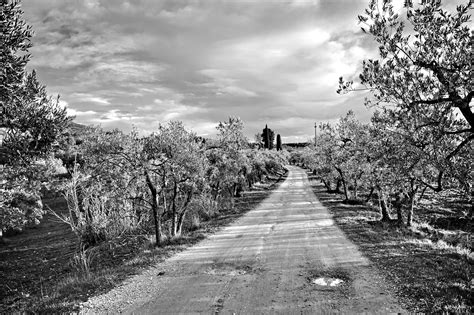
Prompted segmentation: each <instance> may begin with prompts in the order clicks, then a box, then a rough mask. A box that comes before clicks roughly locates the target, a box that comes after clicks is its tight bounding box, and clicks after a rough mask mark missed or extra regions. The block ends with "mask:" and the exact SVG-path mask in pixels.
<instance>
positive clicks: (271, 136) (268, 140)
mask: <svg viewBox="0 0 474 315" xmlns="http://www.w3.org/2000/svg"><path fill="white" fill-rule="evenodd" d="M262 140H263V145H264V148H265V149H269V150H271V149H273V143H274V142H275V132H274V131H273V130H271V129H270V128H268V125H265V128H264V129H263V133H262Z"/></svg>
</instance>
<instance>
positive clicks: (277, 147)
mask: <svg viewBox="0 0 474 315" xmlns="http://www.w3.org/2000/svg"><path fill="white" fill-rule="evenodd" d="M276 149H277V151H281V150H282V149H281V136H280V134H277V144H276Z"/></svg>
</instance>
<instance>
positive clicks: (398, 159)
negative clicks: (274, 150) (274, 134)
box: [292, 112, 473, 225]
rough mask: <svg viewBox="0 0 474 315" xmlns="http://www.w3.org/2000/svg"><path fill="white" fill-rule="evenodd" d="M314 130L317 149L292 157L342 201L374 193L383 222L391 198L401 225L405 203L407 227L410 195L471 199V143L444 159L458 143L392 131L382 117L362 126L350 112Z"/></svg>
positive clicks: (409, 214) (412, 133)
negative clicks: (427, 193)
mask: <svg viewBox="0 0 474 315" xmlns="http://www.w3.org/2000/svg"><path fill="white" fill-rule="evenodd" d="M319 128H320V133H319V136H318V138H317V146H315V147H311V148H305V149H304V150H303V151H300V152H297V153H295V156H294V157H293V158H292V159H293V160H295V161H297V162H299V163H302V164H304V166H306V167H308V168H310V169H312V170H313V172H314V173H315V174H316V175H318V177H319V178H320V179H321V181H322V183H323V184H324V186H325V187H326V189H327V190H328V191H332V192H341V193H343V194H344V197H345V199H346V201H357V200H359V199H360V192H361V191H363V192H364V193H366V198H367V201H368V200H369V199H370V198H371V197H372V196H373V194H374V193H376V195H377V196H378V201H379V207H380V211H381V215H382V220H388V219H390V216H389V212H388V205H389V202H388V199H389V198H390V197H393V198H394V199H395V201H394V202H393V206H394V207H395V209H396V211H397V220H398V221H399V223H400V224H402V223H403V215H402V206H403V205H406V208H407V214H406V216H407V219H406V223H407V225H411V223H412V217H413V208H414V206H415V202H416V198H415V197H416V196H417V194H418V195H423V194H424V191H425V190H426V189H431V190H433V191H435V192H440V191H442V190H445V189H454V190H455V191H457V192H458V193H459V194H461V195H462V196H463V197H465V198H468V199H472V197H471V196H472V181H473V167H472V163H471V162H472V152H473V151H472V150H473V146H472V144H468V145H466V146H464V147H463V148H462V149H461V150H458V152H457V153H456V155H455V156H453V157H451V158H450V159H446V157H447V156H448V155H449V154H451V152H453V150H456V148H457V147H458V145H459V142H458V141H457V140H456V139H455V138H447V137H442V138H436V139H433V137H435V136H434V135H433V134H430V135H426V134H423V133H417V132H415V131H412V132H405V130H404V129H403V128H392V125H391V124H387V120H386V117H385V116H384V115H383V114H381V113H376V114H375V115H374V117H373V118H372V122H371V123H369V124H363V123H361V122H359V121H358V120H357V119H356V118H355V116H354V114H353V113H352V112H349V113H348V114H347V115H346V116H344V117H341V118H340V119H339V121H338V123H337V124H335V125H330V124H321V125H320V126H319ZM440 173H442V174H443V176H442V177H440V176H439V174H440Z"/></svg>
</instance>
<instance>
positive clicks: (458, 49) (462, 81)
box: [338, 0, 474, 194]
mask: <svg viewBox="0 0 474 315" xmlns="http://www.w3.org/2000/svg"><path fill="white" fill-rule="evenodd" d="M471 8H472V1H468V3H467V4H465V5H460V6H458V7H457V9H456V12H454V13H451V12H448V11H446V10H445V9H444V8H443V7H442V5H441V1H439V0H429V1H423V2H422V3H421V4H420V5H417V6H414V5H413V4H412V1H406V3H405V8H404V10H405V12H406V19H405V18H402V17H400V16H399V15H398V14H397V13H395V12H394V10H393V6H392V4H391V1H383V2H382V4H380V3H379V2H378V1H371V2H370V4H369V7H368V9H367V10H366V12H365V15H361V16H359V21H360V23H362V24H363V25H364V27H363V30H364V32H367V33H368V34H370V35H371V36H372V37H373V39H374V40H375V41H376V42H377V43H378V44H379V55H380V58H379V59H377V60H371V59H370V60H366V61H364V62H363V69H362V73H361V74H360V83H361V85H362V86H364V87H365V88H367V89H369V90H370V91H372V92H373V95H374V99H372V100H366V104H367V105H369V106H377V107H378V108H380V109H381V112H380V116H384V119H385V120H386V124H387V126H389V127H391V128H396V129H397V130H398V132H400V133H403V134H404V135H405V138H407V139H409V138H410V136H411V139H409V142H410V143H411V144H413V145H415V146H417V147H418V148H420V149H421V150H423V151H425V152H427V151H428V149H430V150H431V152H429V153H430V154H432V155H436V161H432V163H433V164H436V169H437V177H438V178H437V179H436V180H435V181H434V182H438V184H439V185H437V186H436V185H435V184H433V181H432V182H431V183H427V184H429V186H430V187H431V188H433V189H435V190H440V189H442V187H441V184H442V181H443V177H444V176H446V175H448V176H449V175H451V176H454V179H455V180H458V181H460V182H465V181H466V178H465V176H466V175H465V173H463V172H462V171H461V166H463V165H465V164H466V162H465V161H463V157H464V156H465V155H466V153H467V152H469V151H470V150H472V140H473V139H474V114H473V113H472V108H471V106H470V103H471V101H472V97H473V95H474V92H473V85H472V73H471V72H472V58H471V57H472V43H473V39H474V38H473V36H474V33H473V32H472V30H471V29H470V28H469V18H470V17H469V15H468V13H469V10H470V9H471ZM352 85H353V82H344V81H343V80H342V78H341V80H340V88H339V90H338V92H339V93H342V92H347V91H351V90H354V88H353V87H352ZM455 160H456V161H455ZM460 160H461V161H460ZM454 161H455V162H454ZM448 173H450V174H448ZM459 175H461V176H459ZM447 180H448V181H449V180H450V179H447ZM468 194H469V192H468Z"/></svg>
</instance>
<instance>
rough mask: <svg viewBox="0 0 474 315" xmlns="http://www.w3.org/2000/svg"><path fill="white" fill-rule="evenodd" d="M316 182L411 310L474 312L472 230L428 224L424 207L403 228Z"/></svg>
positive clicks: (344, 225)
mask: <svg viewBox="0 0 474 315" xmlns="http://www.w3.org/2000/svg"><path fill="white" fill-rule="evenodd" d="M312 184H313V189H314V192H315V194H316V195H317V197H318V198H319V200H320V201H321V202H322V203H323V204H324V205H325V206H326V207H328V209H329V210H330V211H331V213H332V214H333V215H334V220H335V221H336V223H337V224H338V225H339V226H340V227H341V229H342V230H343V231H344V232H345V234H346V235H347V236H348V238H349V239H350V240H351V241H352V242H354V243H355V244H356V245H358V247H359V248H360V250H361V251H362V252H363V254H364V255H365V256H366V257H368V258H369V259H370V260H371V261H372V262H373V263H374V264H375V265H376V266H377V267H378V269H379V270H381V273H382V274H383V275H384V276H385V277H386V278H387V279H388V280H389V281H390V282H392V283H393V284H395V287H396V292H395V293H396V295H397V296H398V298H399V300H400V302H401V303H402V304H403V305H404V306H405V307H406V308H407V309H408V310H409V311H410V312H423V313H434V312H448V313H451V312H455V313H472V312H473V299H472V290H473V282H472V270H473V267H474V266H473V264H474V259H473V255H472V248H471V246H472V242H471V241H470V240H471V239H472V230H471V231H469V229H468V230H467V231H466V228H463V229H462V230H456V229H453V230H443V229H440V228H438V227H436V226H433V225H432V224H428V223H427V222H428V220H427V217H429V214H427V213H426V212H424V211H423V209H421V210H418V213H417V212H415V218H414V219H415V222H417V223H416V224H414V226H413V227H412V228H399V227H397V226H396V225H395V224H393V223H382V222H380V221H378V219H379V214H378V210H377V209H375V208H374V207H372V206H370V205H351V206H349V205H347V204H343V203H342V197H341V198H339V196H338V195H335V194H328V193H326V192H325V190H324V188H323V187H322V186H321V185H319V183H317V181H315V180H313V181H312ZM446 214H447V215H452V213H450V212H446Z"/></svg>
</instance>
